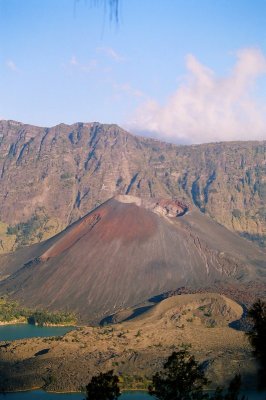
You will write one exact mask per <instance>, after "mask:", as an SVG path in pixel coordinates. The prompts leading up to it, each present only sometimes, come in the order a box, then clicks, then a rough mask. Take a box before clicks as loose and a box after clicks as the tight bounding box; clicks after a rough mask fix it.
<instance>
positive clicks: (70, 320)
mask: <svg viewBox="0 0 266 400" xmlns="http://www.w3.org/2000/svg"><path fill="white" fill-rule="evenodd" d="M14 320H21V321H23V320H24V321H25V322H28V323H29V324H34V325H37V324H38V325H75V323H76V316H75V315H74V314H73V313H67V312H48V311H45V310H30V309H28V308H23V307H21V306H20V305H19V304H18V302H16V301H11V300H8V299H7V298H5V297H2V298H1V299H0V321H1V322H12V321H14Z"/></svg>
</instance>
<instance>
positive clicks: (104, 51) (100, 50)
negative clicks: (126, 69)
mask: <svg viewBox="0 0 266 400" xmlns="http://www.w3.org/2000/svg"><path fill="white" fill-rule="evenodd" d="M96 50H97V52H98V53H102V54H104V55H106V56H107V57H109V58H111V59H112V60H114V61H116V62H122V61H125V58H124V57H123V56H122V55H121V54H119V53H117V51H115V50H114V49H113V48H112V47H98V48H97V49H96Z"/></svg>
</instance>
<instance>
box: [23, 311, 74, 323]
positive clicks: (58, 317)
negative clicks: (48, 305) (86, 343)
mask: <svg viewBox="0 0 266 400" xmlns="http://www.w3.org/2000/svg"><path fill="white" fill-rule="evenodd" d="M28 322H29V324H34V325H37V324H38V325H50V324H51V325H71V324H75V323H76V317H75V315H74V314H73V313H67V312H48V311H34V312H33V313H32V314H31V315H30V316H29V317H28Z"/></svg>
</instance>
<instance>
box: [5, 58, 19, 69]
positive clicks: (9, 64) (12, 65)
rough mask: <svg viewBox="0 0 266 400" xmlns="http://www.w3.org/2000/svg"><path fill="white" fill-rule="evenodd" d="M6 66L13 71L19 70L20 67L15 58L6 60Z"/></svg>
mask: <svg viewBox="0 0 266 400" xmlns="http://www.w3.org/2000/svg"><path fill="white" fill-rule="evenodd" d="M6 66H7V68H8V69H10V70H11V71H13V72H18V67H17V66H16V64H15V62H14V61H13V60H7V61H6Z"/></svg>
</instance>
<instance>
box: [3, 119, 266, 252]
mask: <svg viewBox="0 0 266 400" xmlns="http://www.w3.org/2000/svg"><path fill="white" fill-rule="evenodd" d="M265 150H266V142H265V141H263V142H232V143H216V144H204V145H197V146H176V145H173V144H167V143H163V142H160V141H157V140H152V139H147V138H141V137H137V136H133V135H131V134H129V133H128V132H126V131H124V130H123V129H121V128H119V127H118V126H116V125H103V124H100V123H76V124H74V125H64V124H60V125H58V126H55V127H53V128H40V127H35V126H31V125H24V124H21V123H19V122H15V121H0V182H1V185H0V251H1V252H7V251H10V250H14V249H16V248H18V247H22V246H24V245H27V244H30V243H33V242H36V241H41V240H43V239H45V238H48V237H50V236H52V235H54V234H55V233H57V232H59V231H61V230H62V229H63V228H65V227H66V226H67V225H68V224H69V223H70V222H73V221H75V220H76V219H78V218H80V217H81V216H83V215H85V214H86V213H87V212H88V211H89V210H90V209H92V208H93V207H95V206H97V205H99V204H100V203H102V202H104V201H105V200H107V199H108V198H110V197H112V196H113V195H114V194H132V195H136V196H141V197H144V198H164V199H171V198H173V197H174V198H177V199H179V200H180V201H181V202H182V201H183V202H184V203H185V204H189V206H190V207H191V208H193V207H197V208H199V209H200V210H201V211H202V212H203V213H206V214H209V215H210V216H211V217H212V218H214V219H215V220H216V221H217V222H219V223H220V224H222V225H224V226H226V227H227V228H229V229H231V230H233V231H236V232H238V233H240V234H241V235H244V236H246V237H247V238H248V239H251V240H255V241H256V242H257V243H258V244H261V245H264V244H265V239H266V222H265V221H266V161H265V159H266V151H265Z"/></svg>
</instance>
